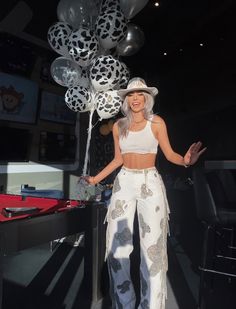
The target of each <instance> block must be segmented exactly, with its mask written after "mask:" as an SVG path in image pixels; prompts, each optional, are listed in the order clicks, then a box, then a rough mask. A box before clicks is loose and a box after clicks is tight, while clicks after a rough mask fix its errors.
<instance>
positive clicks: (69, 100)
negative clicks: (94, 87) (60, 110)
mask: <svg viewBox="0 0 236 309" xmlns="http://www.w3.org/2000/svg"><path fill="white" fill-rule="evenodd" d="M65 102H66V105H67V106H68V107H69V108H70V109H71V110H72V111H74V112H80V113H83V112H87V111H90V110H91V109H92V107H93V100H92V94H91V92H90V91H89V90H88V89H86V88H84V87H81V86H75V87H72V88H69V89H68V90H67V91H66V94H65Z"/></svg>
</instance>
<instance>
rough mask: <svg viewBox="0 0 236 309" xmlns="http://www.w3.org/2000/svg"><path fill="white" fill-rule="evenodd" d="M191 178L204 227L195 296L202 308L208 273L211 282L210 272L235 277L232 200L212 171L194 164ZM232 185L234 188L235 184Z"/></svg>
mask: <svg viewBox="0 0 236 309" xmlns="http://www.w3.org/2000/svg"><path fill="white" fill-rule="evenodd" d="M192 180H193V188H194V196H195V204H196V210H197V216H198V219H199V220H200V221H201V222H202V224H203V227H204V236H203V247H202V253H201V265H200V267H199V269H200V286H199V299H198V308H201V309H202V308H203V307H204V299H203V295H204V294H203V292H204V288H205V283H206V274H207V273H208V274H211V276H210V278H211V281H213V279H214V278H215V277H213V275H222V276H227V277H228V278H232V277H236V271H234V269H233V268H234V266H236V256H235V253H236V250H235V249H236V247H235V244H234V233H235V230H234V228H235V227H236V203H233V202H232V200H229V199H228V198H227V194H226V192H225V190H224V184H223V183H221V182H220V179H219V177H218V172H217V171H216V170H206V169H204V168H201V167H195V168H193V171H192ZM232 186H233V187H234V190H236V185H235V183H232ZM232 189H233V188H232ZM204 308H205V307H204Z"/></svg>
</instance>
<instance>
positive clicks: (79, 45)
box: [67, 27, 99, 67]
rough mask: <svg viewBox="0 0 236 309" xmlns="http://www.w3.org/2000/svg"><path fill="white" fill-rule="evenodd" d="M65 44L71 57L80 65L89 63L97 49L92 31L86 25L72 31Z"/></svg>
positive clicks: (96, 40)
mask: <svg viewBox="0 0 236 309" xmlns="http://www.w3.org/2000/svg"><path fill="white" fill-rule="evenodd" d="M67 45H68V51H69V54H70V56H71V58H72V59H73V60H74V61H75V62H76V63H78V64H79V65H80V66H82V67H85V66H88V65H89V64H90V63H91V61H92V59H93V58H94V57H95V56H96V55H97V52H98V49H99V43H98V39H97V38H96V36H95V33H94V31H92V30H90V29H88V28H86V27H81V28H80V29H78V30H74V31H72V32H71V34H70V36H69V38H68V43H67Z"/></svg>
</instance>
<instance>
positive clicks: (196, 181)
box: [192, 167, 219, 224]
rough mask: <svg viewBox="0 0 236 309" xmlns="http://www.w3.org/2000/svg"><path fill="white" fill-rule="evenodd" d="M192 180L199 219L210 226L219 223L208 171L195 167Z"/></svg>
mask: <svg viewBox="0 0 236 309" xmlns="http://www.w3.org/2000/svg"><path fill="white" fill-rule="evenodd" d="M192 179H193V188H194V197H195V204H196V208H197V216H198V219H199V220H201V221H204V222H207V223H208V224H215V223H218V222H219V220H218V216H217V207H216V204H215V200H214V198H213V192H212V190H211V188H210V185H209V183H208V180H207V176H206V170H205V169H204V168H202V167H194V168H193V171H192Z"/></svg>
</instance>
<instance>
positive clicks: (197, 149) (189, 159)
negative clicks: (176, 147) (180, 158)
mask: <svg viewBox="0 0 236 309" xmlns="http://www.w3.org/2000/svg"><path fill="white" fill-rule="evenodd" d="M201 147H202V143H201V142H197V143H193V144H192V145H191V146H190V147H189V149H188V151H187V152H186V154H185V156H184V164H185V165H186V166H188V165H193V164H195V163H196V162H197V160H198V158H199V157H200V155H201V154H202V153H203V152H204V151H205V150H206V149H207V147H204V148H202V149H201Z"/></svg>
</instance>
